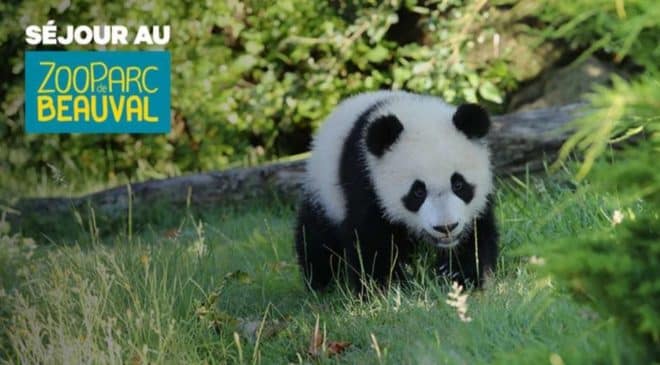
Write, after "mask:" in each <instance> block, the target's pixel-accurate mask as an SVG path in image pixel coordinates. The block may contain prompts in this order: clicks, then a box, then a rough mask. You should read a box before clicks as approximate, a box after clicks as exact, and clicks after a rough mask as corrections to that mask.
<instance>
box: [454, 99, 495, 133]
mask: <svg viewBox="0 0 660 365" xmlns="http://www.w3.org/2000/svg"><path fill="white" fill-rule="evenodd" d="M453 120H454V126H456V129H458V130H459V131H461V132H463V133H464V134H465V135H466V136H467V137H468V138H470V139H473V138H482V137H484V136H485V135H486V134H488V130H489V129H490V118H489V117H488V112H486V109H484V108H482V107H481V106H479V105H477V104H461V105H459V106H458V108H457V109H456V112H455V113H454V118H453Z"/></svg>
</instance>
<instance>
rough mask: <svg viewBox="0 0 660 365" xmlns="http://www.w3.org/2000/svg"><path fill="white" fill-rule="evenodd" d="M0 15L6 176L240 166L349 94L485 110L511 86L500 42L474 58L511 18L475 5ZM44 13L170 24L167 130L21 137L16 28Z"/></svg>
mask: <svg viewBox="0 0 660 365" xmlns="http://www.w3.org/2000/svg"><path fill="white" fill-rule="evenodd" d="M0 13H2V14H3V16H2V18H1V19H0V44H2V46H0V54H1V55H2V56H3V59H5V60H9V62H7V63H4V62H3V63H2V64H1V65H0V76H1V77H0V79H2V80H4V81H1V82H0V102H1V105H2V109H3V110H4V113H3V114H2V115H1V116H0V118H1V119H2V120H1V121H0V146H1V147H0V164H1V165H0V166H1V168H2V171H3V174H6V175H9V174H14V173H21V174H22V173H24V172H25V171H34V170H36V171H42V170H47V167H46V166H47V164H53V165H55V166H56V167H58V168H59V169H61V170H63V172H64V173H65V175H69V174H71V173H73V174H75V175H76V176H80V175H82V176H89V177H94V178H97V179H101V180H104V181H109V182H110V183H113V182H114V181H115V180H116V179H117V178H118V177H117V176H119V175H123V174H126V175H128V176H129V177H130V178H132V179H145V178H149V177H159V176H163V175H174V174H178V173H180V172H182V171H194V170H208V169H215V168H220V167H226V166H228V165H231V164H236V163H238V164H245V163H254V162H258V161H262V160H264V159H267V158H273V157H276V156H283V155H287V154H291V153H298V152H302V151H304V150H306V148H307V144H308V141H309V138H310V134H311V131H312V130H313V129H314V128H315V127H316V126H317V125H318V124H319V123H320V122H321V120H322V117H323V116H324V115H326V114H327V113H328V111H329V110H330V109H331V108H332V107H333V106H334V105H336V103H337V102H338V101H339V100H340V99H341V98H344V97H346V96H348V95H351V94H354V93H357V92H360V91H365V90H374V89H382V88H396V89H400V88H405V89H408V90H412V91H418V92H424V93H430V94H436V95H440V96H442V97H444V98H445V99H446V100H447V101H449V102H459V101H463V100H467V101H477V100H482V101H488V102H490V103H491V105H497V104H498V103H500V102H501V101H502V95H503V91H506V90H510V89H512V88H514V87H515V86H516V83H517V82H518V81H520V80H519V79H518V78H516V77H515V76H514V74H513V70H512V68H511V66H510V65H511V62H514V61H516V56H515V55H513V54H511V53H510V52H509V53H507V52H505V50H504V48H503V50H502V51H501V52H500V51H497V52H500V53H498V55H495V56H490V54H491V53H496V52H495V51H494V50H491V49H490V48H488V52H487V53H488V54H489V56H488V57H485V58H484V57H481V56H479V55H478V51H479V49H480V48H483V47H484V45H489V44H490V43H491V42H490V40H491V39H494V38H493V37H494V36H495V33H496V28H506V27H507V26H508V24H510V22H514V21H512V20H507V19H505V18H504V17H502V16H500V15H499V14H500V12H499V11H498V8H496V7H491V6H486V5H485V2H483V1H480V2H477V3H473V2H470V1H462V0H452V1H443V2H435V1H428V2H422V1H420V2H417V1H414V0H412V1H410V0H409V1H405V2H401V1H388V2H383V3H380V2H374V1H368V0H359V1H358V0H356V1H346V2H344V1H330V2H326V1H305V0H284V1H277V2H264V1H235V0H228V1H220V2H188V1H165V0H155V1H152V2H149V3H148V4H144V5H140V4H138V3H135V5H133V6H131V7H130V8H128V9H127V8H125V6H124V5H123V4H119V3H117V4H111V3H108V2H104V1H99V0H78V1H72V2H70V3H69V2H67V1H63V2H60V3H59V4H57V3H52V2H48V1H44V0H27V1H23V2H9V3H3V4H0ZM49 19H54V20H56V22H57V24H59V25H66V24H126V25H128V26H129V27H133V26H135V25H137V24H170V25H171V27H172V39H171V42H170V44H169V45H168V46H167V49H168V50H169V51H170V52H171V58H172V127H173V128H172V132H171V133H170V134H169V135H167V136H164V135H163V136H127V135H114V136H112V135H106V136H89V135H87V136H42V135H37V136H34V135H32V136H25V135H24V133H23V126H22V123H23V122H22V117H23V115H22V114H23V113H22V105H23V85H22V74H23V54H24V49H25V44H24V41H23V30H24V29H25V26H26V25H28V24H45V23H46V21H47V20H49ZM480 42H481V43H480ZM482 43H483V44H482ZM42 48H46V47H42ZM71 48H74V47H71ZM475 57H481V58H479V59H478V60H477V61H474V59H475ZM471 60H472V61H471Z"/></svg>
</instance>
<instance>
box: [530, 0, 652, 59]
mask: <svg viewBox="0 0 660 365" xmlns="http://www.w3.org/2000/svg"><path fill="white" fill-rule="evenodd" d="M657 5H658V4H657V2H656V1H654V0H636V1H625V0H579V1H575V0H546V1H543V2H538V6H537V9H538V11H539V18H540V19H541V20H543V21H544V22H546V23H547V24H548V27H547V28H546V29H545V33H546V35H547V36H548V37H549V38H554V39H562V40H567V41H569V42H571V45H572V46H573V47H575V48H578V49H581V48H583V47H585V48H587V51H586V52H585V53H584V54H583V57H586V56H588V55H590V54H591V53H593V52H596V51H601V52H602V51H605V52H607V53H610V54H613V55H614V58H615V60H617V61H622V60H623V59H624V58H625V57H627V56H630V57H631V58H632V60H633V61H634V62H635V63H637V64H639V65H642V66H644V67H646V68H647V69H649V70H658V66H660V64H658V59H659V58H660V34H659V32H658V28H659V26H658V18H659V17H660V8H658V6H657Z"/></svg>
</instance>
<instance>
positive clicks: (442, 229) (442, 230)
mask: <svg viewBox="0 0 660 365" xmlns="http://www.w3.org/2000/svg"><path fill="white" fill-rule="evenodd" d="M456 227H458V222H457V223H451V224H447V225H440V226H433V229H435V230H436V231H438V232H440V233H444V234H447V235H449V234H451V232H452V231H453V230H454V229H455V228H456Z"/></svg>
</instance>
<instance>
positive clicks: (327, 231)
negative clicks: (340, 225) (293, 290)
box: [295, 199, 341, 290]
mask: <svg viewBox="0 0 660 365" xmlns="http://www.w3.org/2000/svg"><path fill="white" fill-rule="evenodd" d="M338 240H339V238H338V237H337V228H336V227H335V226H334V225H333V224H332V222H331V221H330V220H329V219H328V218H327V217H326V216H325V214H324V213H323V211H322V210H321V209H319V208H317V207H315V206H314V204H313V203H312V202H310V201H309V200H308V199H303V202H302V203H301V206H300V209H299V211H298V220H297V222H296V231H295V241H296V254H297V256H298V263H299V264H300V267H301V269H302V272H303V275H304V278H305V282H306V283H307V285H308V286H309V287H310V288H311V289H313V290H322V289H325V288H326V287H327V286H328V284H330V282H331V281H332V280H333V278H334V276H335V275H336V274H337V270H338V262H339V257H338V255H340V254H341V253H340V250H341V249H340V244H339V242H338Z"/></svg>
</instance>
